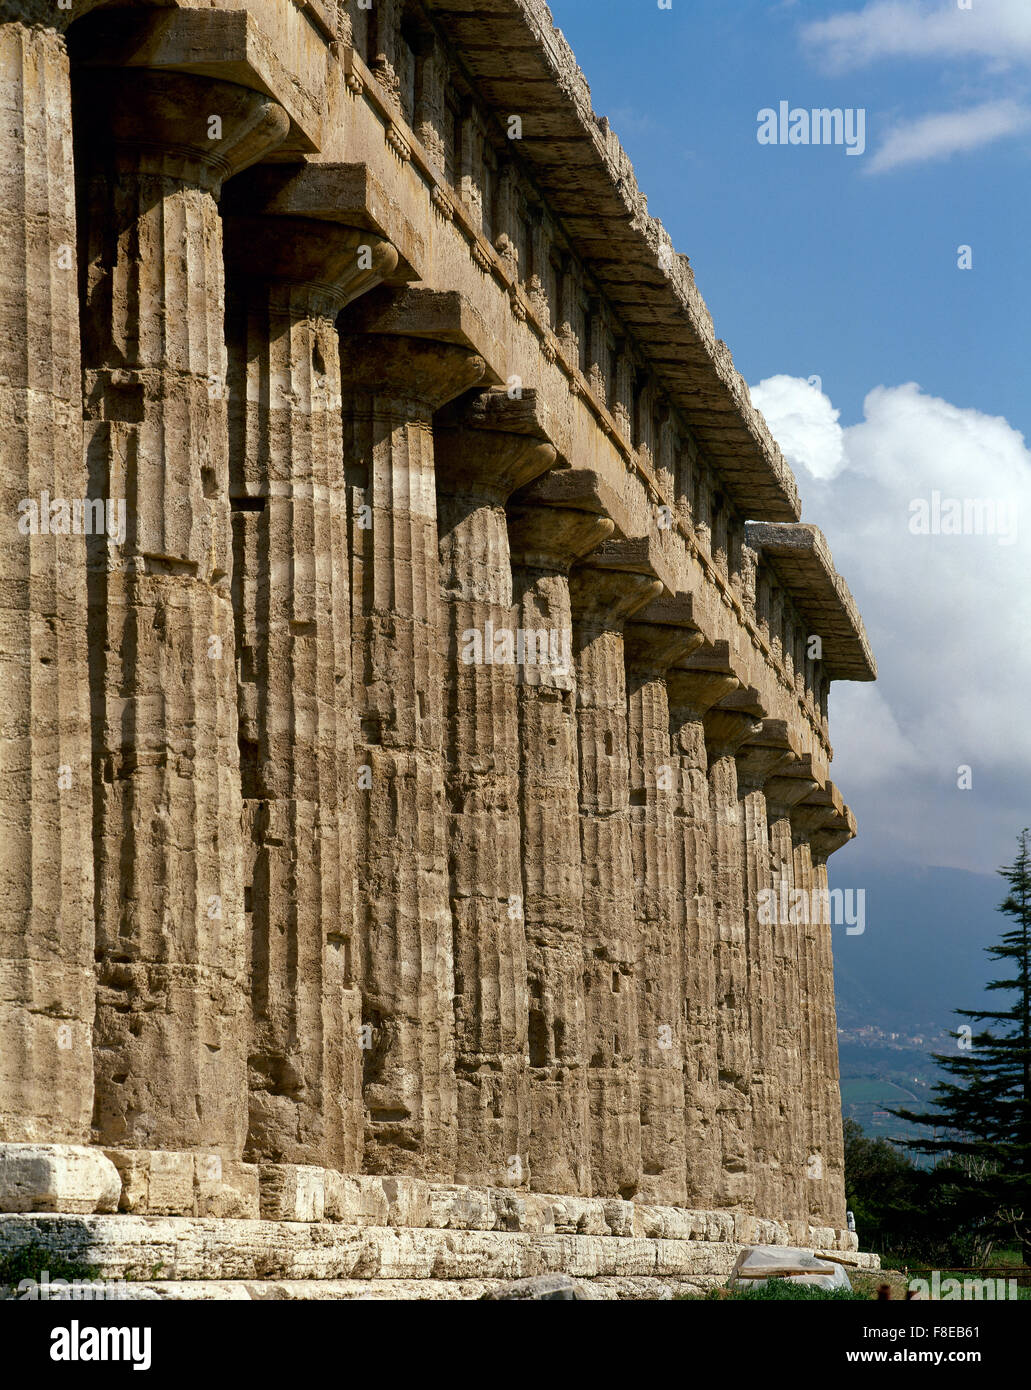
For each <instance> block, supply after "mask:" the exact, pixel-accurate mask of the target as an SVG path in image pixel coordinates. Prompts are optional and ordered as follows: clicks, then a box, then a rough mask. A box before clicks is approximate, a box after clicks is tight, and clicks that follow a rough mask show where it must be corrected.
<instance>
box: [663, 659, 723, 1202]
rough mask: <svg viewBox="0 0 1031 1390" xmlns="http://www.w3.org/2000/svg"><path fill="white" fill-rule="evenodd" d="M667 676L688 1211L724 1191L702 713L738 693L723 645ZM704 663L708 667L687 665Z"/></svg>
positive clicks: (705, 759) (708, 824)
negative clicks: (682, 1025)
mask: <svg viewBox="0 0 1031 1390" xmlns="http://www.w3.org/2000/svg"><path fill="white" fill-rule="evenodd" d="M687 661H688V663H689V665H688V667H683V668H682V667H679V666H677V667H674V668H673V669H672V670H670V671H669V672H667V674H666V690H667V693H668V697H669V722H670V735H671V738H672V755H673V768H674V774H675V786H676V804H675V807H674V821H673V825H674V852H673V865H674V882H675V887H676V899H677V921H678V923H679V924H680V930H681V933H682V937H681V939H682V949H681V956H682V960H683V989H684V1126H685V1135H686V1140H685V1147H686V1193H687V1202H688V1204H689V1205H690V1206H692V1207H698V1208H701V1209H703V1210H704V1209H707V1208H711V1207H714V1206H716V1204H717V1200H718V1196H719V1193H720V1190H721V1189H720V1184H721V1177H720V1175H721V1152H722V1149H721V1145H722V1136H721V1131H720V1127H719V1119H718V1102H719V1079H718V1077H719V1068H718V1063H717V1051H718V1047H717V1029H718V1026H719V1017H718V1009H717V1002H716V917H715V913H714V910H713V888H712V882H713V879H712V869H713V863H712V840H713V834H712V824H711V822H712V812H711V807H710V801H709V782H708V759H707V757H706V751H705V726H704V724H703V720H704V717H705V714H706V712H707V711H708V710H709V709H710V708H711V707H712V706H713V705H714V704H716V703H717V702H718V701H719V700H722V699H724V698H725V697H726V696H727V695H730V694H732V693H733V692H734V691H735V690H737V689H738V686H739V681H738V679H737V677H736V676H735V675H734V673H733V671H732V670H731V669H730V664H729V660H728V648H727V644H726V643H725V642H722V643H716V644H715V645H714V646H712V647H707V648H704V649H700V650H699V651H698V652H697V653H696V654H695V655H694V656H691V657H688V658H687ZM703 661H704V662H707V665H701V664H695V665H693V666H692V665H690V663H701V662H703Z"/></svg>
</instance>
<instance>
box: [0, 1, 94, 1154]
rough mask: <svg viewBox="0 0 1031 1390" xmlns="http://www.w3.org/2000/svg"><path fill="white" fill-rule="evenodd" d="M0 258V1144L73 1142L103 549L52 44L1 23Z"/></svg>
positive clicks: (86, 1113)
mask: <svg viewBox="0 0 1031 1390" xmlns="http://www.w3.org/2000/svg"><path fill="white" fill-rule="evenodd" d="M40 9H41V10H42V7H40ZM12 10H13V11H14V12H15V13H17V14H18V15H21V14H22V13H24V11H25V7H24V6H23V5H14V6H11V5H6V4H5V5H4V7H3V11H2V12H0V18H2V19H3V20H4V21H6V20H7V18H8V13H9V12H10V11H12ZM41 18H43V19H44V21H45V22H49V23H52V24H56V23H57V22H58V21H66V20H67V19H68V18H69V16H68V15H61V14H59V13H58V12H57V11H56V7H55V6H47V7H46V11H45V12H43V13H42V14H41ZM0 268H2V275H3V290H2V293H0V418H2V420H3V468H2V471H0V489H2V503H0V505H2V513H3V517H4V522H3V542H2V545H0V575H2V580H0V688H2V690H3V698H2V701H0V1038H2V1040H3V1041H2V1045H0V1140H6V1141H11V1142H15V1143H24V1142H29V1141H36V1142H38V1141H47V1142H65V1143H69V1142H71V1143H76V1142H81V1141H84V1140H85V1139H86V1138H87V1137H88V1135H89V1125H90V1116H91V1113H92V1109H93V1059H92V1052H91V1042H92V1023H93V1009H94V984H93V860H92V846H91V843H90V835H91V789H90V724H89V717H90V712H89V680H88V675H87V663H86V553H87V545H91V546H99V547H101V548H103V546H104V543H105V542H104V537H103V535H99V536H97V537H95V538H94V537H91V538H90V539H89V540H87V539H86V538H85V537H84V535H83V531H84V530H85V529H86V526H85V525H84V515H83V513H84V509H83V499H85V498H86V497H87V494H89V495H91V496H95V497H98V498H103V497H104V495H105V493H104V490H103V489H101V488H90V487H89V483H88V478H87V472H86V468H85V464H84V461H83V456H82V399H81V378H80V362H79V310H78V293H77V291H78V285H77V278H76V233H75V180H74V172H73V168H72V123H71V97H70V91H69V80H68V56H67V53H66V51H65V46H64V41H63V39H62V38H61V37H60V36H59V35H58V34H57V33H56V32H55V31H54V29H53V28H45V27H32V28H29V27H27V25H22V24H19V23H7V22H2V23H0ZM98 505H99V506H100V508H101V515H102V517H103V518H104V521H105V522H106V513H105V512H104V510H103V502H102V501H101V502H100V503H99V504H98ZM73 508H78V509H79V511H78V520H77V523H76V521H75V515H74V512H72V509H73ZM70 513H71V515H70ZM92 515H93V513H92V511H91V510H89V509H86V510H85V520H86V521H87V522H89V521H90V519H91V517H92ZM103 529H104V525H103V524H101V526H100V530H101V531H103Z"/></svg>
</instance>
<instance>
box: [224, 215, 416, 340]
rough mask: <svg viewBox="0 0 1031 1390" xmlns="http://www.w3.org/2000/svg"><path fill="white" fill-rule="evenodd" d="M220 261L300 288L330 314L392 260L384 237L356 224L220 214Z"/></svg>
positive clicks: (370, 285)
mask: <svg viewBox="0 0 1031 1390" xmlns="http://www.w3.org/2000/svg"><path fill="white" fill-rule="evenodd" d="M223 225H224V227H225V237H226V264H227V265H228V266H230V267H232V268H235V269H237V270H239V271H240V272H241V273H242V274H244V275H247V276H252V277H254V278H256V279H262V280H267V281H269V282H270V283H271V284H278V285H281V286H282V287H283V288H284V289H292V288H296V289H300V290H302V291H303V292H304V293H305V294H306V295H307V296H308V297H309V298H311V299H312V300H313V301H314V302H316V303H318V304H319V305H320V306H321V308H322V311H323V312H324V313H325V315H326V317H328V318H335V317H336V315H337V314H338V313H339V312H340V310H341V309H342V308H343V307H344V306H345V305H346V304H350V303H351V302H352V300H355V299H357V298H358V296H359V295H362V294H364V293H365V292H366V291H367V290H371V289H374V288H375V286H376V285H378V284H380V283H381V282H382V281H383V280H385V279H386V278H387V277H388V276H389V275H390V274H391V273H392V272H393V271H394V269H395V268H396V266H397V252H396V250H395V249H394V247H393V246H391V244H390V242H389V241H384V240H383V238H382V237H376V236H373V235H372V234H371V233H370V232H365V231H362V230H360V229H359V228H356V227H342V226H337V225H335V224H333V223H326V222H315V221H313V220H309V219H307V218H303V217H261V216H237V215H235V214H234V215H232V216H229V217H226V218H224V219H223Z"/></svg>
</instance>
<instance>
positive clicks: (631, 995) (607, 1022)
mask: <svg viewBox="0 0 1031 1390" xmlns="http://www.w3.org/2000/svg"><path fill="white" fill-rule="evenodd" d="M635 563H637V564H638V565H639V568H637V569H636V570H634V569H632V568H631V566H632V565H633V564H635ZM661 591H662V584H661V581H660V580H659V579H658V578H657V577H656V575H655V572H654V570H651V572H649V567H648V564H647V558H646V557H645V561H644V563H643V566H642V565H641V562H640V559H639V547H634V546H633V545H632V544H628V543H626V542H615V541H611V542H608V543H607V544H606V545H604V546H602V547H601V548H600V549H599V550H598V551H595V553H594V554H593V555H592V556H589V557H588V559H587V560H586V561H584V563H583V564H582V565H578V566H577V567H576V568H575V569H574V570H573V572H572V574H571V577H570V599H571V603H572V612H573V651H574V655H575V661H576V696H577V712H576V713H577V737H578V751H579V765H580V840H581V846H582V861H583V911H584V1002H585V1011H586V1027H587V1058H588V1064H587V1065H588V1072H587V1093H588V1104H589V1108H590V1146H591V1185H592V1191H593V1192H594V1193H595V1194H602V1195H606V1196H608V1195H612V1194H614V1193H617V1192H618V1193H621V1194H622V1195H623V1196H624V1197H632V1196H634V1194H635V1193H637V1191H638V1190H639V1189H640V1185H641V1088H640V1076H639V1063H638V1033H639V1028H638V1001H637V975H636V972H637V956H638V942H637V922H636V916H635V911H634V863H633V856H632V846H631V811H630V750H629V744H628V741H627V698H626V674H625V652H624V641H623V627H624V624H625V622H626V620H627V619H628V618H629V617H630V616H631V615H632V614H633V613H634V612H636V611H637V610H638V609H640V608H642V607H644V605H645V604H647V603H648V602H649V601H650V600H651V599H653V598H655V597H656V595H657V594H658V593H660V592H661Z"/></svg>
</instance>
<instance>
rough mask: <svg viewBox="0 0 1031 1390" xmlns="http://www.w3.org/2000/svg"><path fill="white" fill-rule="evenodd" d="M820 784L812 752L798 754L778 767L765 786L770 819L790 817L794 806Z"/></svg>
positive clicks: (764, 790)
mask: <svg viewBox="0 0 1031 1390" xmlns="http://www.w3.org/2000/svg"><path fill="white" fill-rule="evenodd" d="M819 785H820V779H819V777H818V776H817V775H816V771H815V769H814V767H813V759H812V754H810V753H802V754H799V755H796V756H795V757H794V759H793V761H790V762H787V763H785V765H784V766H783V767H779V768H777V770H776V772H775V773H774V775H773V776H772V777H769V778H768V779H767V781H766V786H765V787H764V788H763V792H764V794H765V796H766V811H767V815H768V817H769V819H770V820H783V819H785V818H786V817H789V816H790V815H791V812H792V808H793V807H795V806H797V805H798V803H799V802H800V801H804V800H805V798H806V797H807V796H810V795H811V794H812V793H813V792H814V791H816V789H817V788H818V787H819Z"/></svg>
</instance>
